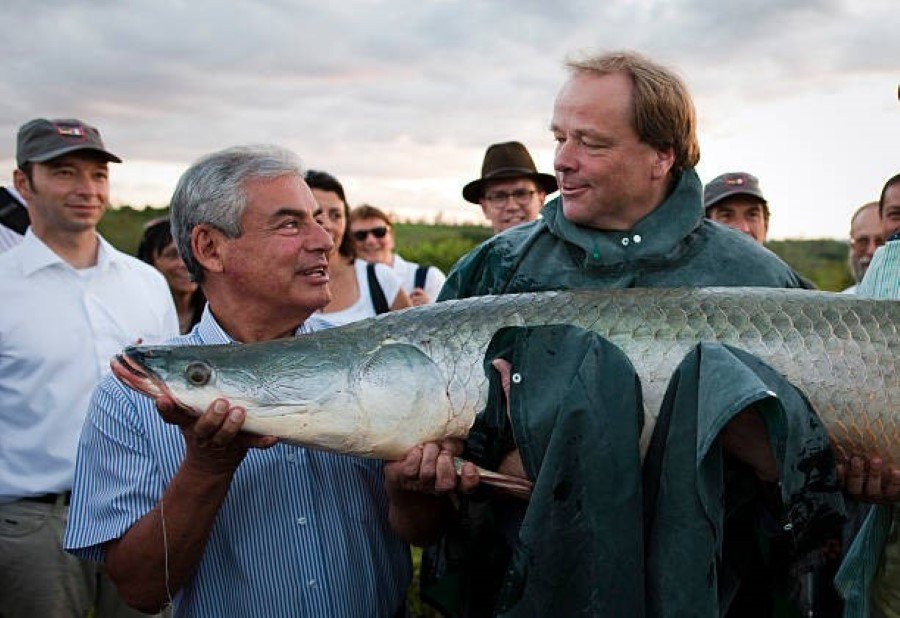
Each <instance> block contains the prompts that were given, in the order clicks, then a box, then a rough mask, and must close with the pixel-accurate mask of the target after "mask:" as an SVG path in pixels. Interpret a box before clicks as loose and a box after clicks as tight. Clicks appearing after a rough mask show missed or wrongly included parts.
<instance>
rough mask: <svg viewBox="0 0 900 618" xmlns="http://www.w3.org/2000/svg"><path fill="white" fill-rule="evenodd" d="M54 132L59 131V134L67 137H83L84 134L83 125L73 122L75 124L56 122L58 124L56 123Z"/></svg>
mask: <svg viewBox="0 0 900 618" xmlns="http://www.w3.org/2000/svg"><path fill="white" fill-rule="evenodd" d="M56 132H57V133H59V134H60V136H62V137H68V138H73V137H74V138H77V139H84V138H85V136H86V135H85V130H84V127H83V126H81V125H80V124H75V125H72V124H69V125H62V124H58V125H56Z"/></svg>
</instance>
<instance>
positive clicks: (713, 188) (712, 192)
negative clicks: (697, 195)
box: [703, 172, 768, 211]
mask: <svg viewBox="0 0 900 618" xmlns="http://www.w3.org/2000/svg"><path fill="white" fill-rule="evenodd" d="M732 195H750V196H752V197H755V198H757V199H759V200H760V201H761V202H762V203H763V204H764V205H768V201H767V200H766V198H765V197H763V193H762V190H761V189H760V188H759V179H758V178H757V177H756V176H754V175H753V174H748V173H747V172H729V173H727V174H722V175H721V176H716V177H715V178H713V179H712V180H710V181H709V184H707V185H706V186H705V187H703V209H704V210H706V211H708V210H709V209H710V208H712V207H713V206H715V205H716V204H718V203H719V202H721V201H722V200H724V199H725V198H726V197H731V196H732Z"/></svg>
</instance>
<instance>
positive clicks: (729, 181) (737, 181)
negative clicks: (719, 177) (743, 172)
mask: <svg viewBox="0 0 900 618" xmlns="http://www.w3.org/2000/svg"><path fill="white" fill-rule="evenodd" d="M725 184H726V185H742V184H744V179H743V178H741V177H740V176H739V177H737V178H727V179H726V180H725Z"/></svg>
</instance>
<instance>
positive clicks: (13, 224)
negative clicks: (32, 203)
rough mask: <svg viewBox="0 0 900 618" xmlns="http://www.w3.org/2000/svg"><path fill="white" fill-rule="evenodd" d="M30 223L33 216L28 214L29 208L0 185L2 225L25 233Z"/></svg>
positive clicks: (21, 233) (0, 219)
mask: <svg viewBox="0 0 900 618" xmlns="http://www.w3.org/2000/svg"><path fill="white" fill-rule="evenodd" d="M29 223H31V218H30V217H29V216H28V209H27V208H25V207H24V206H23V205H22V204H20V203H19V200H17V199H16V198H15V196H14V195H13V194H12V193H10V192H9V191H7V190H6V189H5V188H4V187H0V225H4V226H6V227H8V228H9V229H11V230H12V231H14V232H16V233H17V234H20V235H24V234H25V230H27V229H28V224H29Z"/></svg>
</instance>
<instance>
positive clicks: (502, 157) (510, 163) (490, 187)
mask: <svg viewBox="0 0 900 618" xmlns="http://www.w3.org/2000/svg"><path fill="white" fill-rule="evenodd" d="M557 188H558V187H557V184H556V178H555V177H554V176H551V175H550V174H541V173H540V172H538V171H537V168H536V167H535V165H534V161H533V160H532V158H531V155H530V154H529V153H528V150H527V149H526V148H525V146H523V145H522V144H521V143H520V142H504V143H502V144H492V145H491V146H489V147H488V149H487V152H485V154H484V163H482V165H481V178H478V179H476V180H473V181H472V182H470V183H468V184H467V185H466V186H465V187H463V191H462V194H463V198H465V200H466V201H468V202H472V203H473V204H480V205H481V209H482V210H483V211H484V216H485V218H487V220H488V221H490V222H491V227H493V228H494V233H495V234H499V233H500V232H502V231H503V230H505V229H508V228H511V227H513V226H515V225H519V224H520V223H527V222H528V221H534V220H535V219H537V216H538V213H539V212H540V210H541V207H542V206H543V205H544V198H546V197H547V194H548V193H553V192H554V191H556V190H557Z"/></svg>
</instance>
